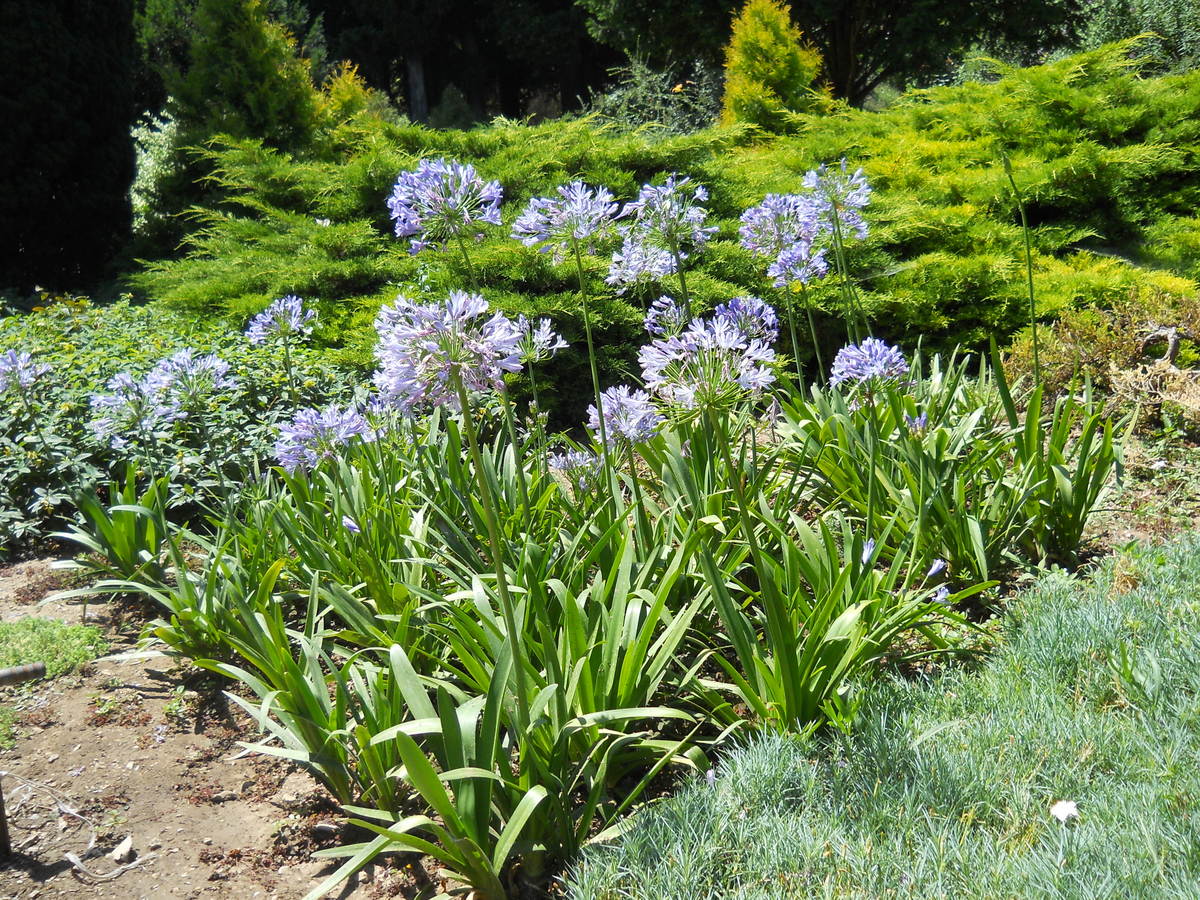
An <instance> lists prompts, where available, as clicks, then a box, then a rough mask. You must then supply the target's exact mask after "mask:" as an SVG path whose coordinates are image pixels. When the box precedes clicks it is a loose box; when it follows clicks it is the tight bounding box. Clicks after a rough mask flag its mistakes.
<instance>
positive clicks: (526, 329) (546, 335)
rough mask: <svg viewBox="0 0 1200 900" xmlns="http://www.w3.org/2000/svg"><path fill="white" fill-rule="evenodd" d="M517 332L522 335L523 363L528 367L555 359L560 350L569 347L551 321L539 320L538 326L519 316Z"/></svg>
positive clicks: (521, 355) (521, 352)
mask: <svg viewBox="0 0 1200 900" xmlns="http://www.w3.org/2000/svg"><path fill="white" fill-rule="evenodd" d="M517 331H519V332H520V333H521V341H520V357H521V362H522V363H523V364H524V365H527V366H528V365H533V364H534V363H540V362H545V361H546V360H548V359H551V358H552V357H554V356H555V355H556V354H557V353H558V351H559V350H565V349H566V348H567V347H568V344H567V342H566V341H564V340H563V339H562V335H560V334H558V333H557V332H556V331H555V330H554V327H553V325H552V324H551V322H550V320H549V319H539V320H538V323H537V325H534V324H533V323H532V322H531V321H530V320H529V319H527V318H525V316H523V315H520V316H517Z"/></svg>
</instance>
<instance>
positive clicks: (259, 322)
mask: <svg viewBox="0 0 1200 900" xmlns="http://www.w3.org/2000/svg"><path fill="white" fill-rule="evenodd" d="M316 318H317V313H316V310H312V309H305V308H304V301H303V300H301V299H300V298H299V297H297V296H296V295H295V294H288V295H287V296H286V297H280V298H279V299H278V300H276V301H274V302H273V303H272V304H271V305H270V306H268V307H267V308H266V309H264V310H263V311H262V312H260V313H259V314H258V315H256V316H255V317H254V318H253V319H251V320H250V326H249V327H248V328H247V329H246V337H248V338H249V339H250V343H252V344H264V343H266V342H267V340H268V339H270V338H279V339H280V340H284V341H287V340H288V339H290V338H293V337H297V338H306V337H308V336H309V335H310V334H312V329H313V326H312V323H313V321H314V320H315V319H316Z"/></svg>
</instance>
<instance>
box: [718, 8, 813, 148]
mask: <svg viewBox="0 0 1200 900" xmlns="http://www.w3.org/2000/svg"><path fill="white" fill-rule="evenodd" d="M802 40H803V37H802V35H801V33H800V29H798V28H796V27H795V26H794V25H792V22H791V14H790V13H789V11H788V8H787V7H786V6H785V5H784V4H783V3H782V2H779V0H747V3H746V5H745V6H744V7H743V8H742V11H741V13H740V14H739V15H738V17H737V18H736V19H734V21H733V35H732V37H731V38H730V41H729V46H728V47H726V48H725V98H724V101H723V104H722V110H721V120H722V121H723V122H725V123H727V124H730V123H734V122H748V123H750V124H752V125H757V126H759V127H760V128H764V129H766V130H768V131H788V130H790V128H791V126H792V123H793V122H794V114H795V113H798V112H811V111H813V110H816V109H818V108H820V107H821V106H822V105H823V104H824V103H825V102H826V101H827V99H828V95H827V93H826V92H825V91H824V90H823V89H821V88H819V87H817V86H816V85H815V82H816V79H817V75H818V74H819V73H820V71H821V54H820V53H818V52H817V51H816V50H814V49H812V48H811V47H807V46H805V45H804V44H803V43H802Z"/></svg>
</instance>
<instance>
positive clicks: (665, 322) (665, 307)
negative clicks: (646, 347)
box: [644, 294, 688, 337]
mask: <svg viewBox="0 0 1200 900" xmlns="http://www.w3.org/2000/svg"><path fill="white" fill-rule="evenodd" d="M687 323H688V318H687V311H686V310H684V308H683V307H682V306H680V305H679V304H678V303H676V302H675V300H674V298H672V297H668V296H667V295H666V294H663V295H662V296H661V297H659V298H658V299H657V300H655V301H654V302H653V303H651V304H650V309H648V310H647V311H646V319H645V322H644V325H645V328H646V331H647V332H648V333H649V334H654V335H658V336H660V337H661V336H664V335H668V336H669V335H676V334H679V332H681V331H683V329H684V328H685V327H686V326H687Z"/></svg>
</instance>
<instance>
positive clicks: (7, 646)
mask: <svg viewBox="0 0 1200 900" xmlns="http://www.w3.org/2000/svg"><path fill="white" fill-rule="evenodd" d="M107 650H108V642H107V641H105V640H104V637H103V635H101V633H100V629H99V628H96V627H95V626H93V625H68V624H67V623H66V622H60V621H58V620H57V619H38V618H33V617H30V618H27V619H21V620H20V621H17V622H0V669H7V668H9V667H10V666H23V665H27V664H29V663H35V662H41V663H45V664H46V677H47V678H56V677H57V676H59V675H65V674H66V673H67V672H70V671H72V670H74V669H77V668H79V667H80V666H82V665H83V664H84V663H86V662H90V661H91V660H93V659H95V658H96V657H97V656H99V655H100V654H102V653H104V652H106V651H107ZM15 724H16V713H15V712H14V710H13V709H12V708H11V707H8V706H3V705H0V749H6V748H8V747H11V746H12V745H13V741H14V739H15V737H16V732H15V729H14V726H15Z"/></svg>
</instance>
